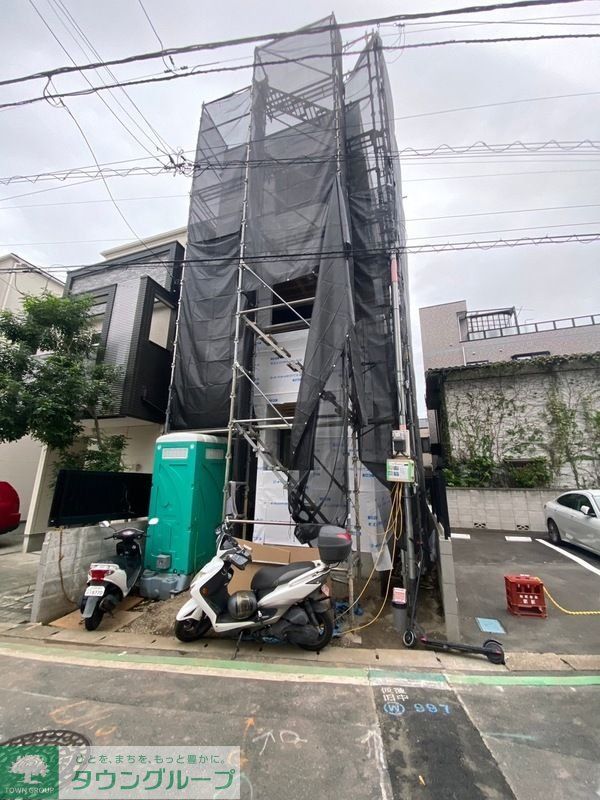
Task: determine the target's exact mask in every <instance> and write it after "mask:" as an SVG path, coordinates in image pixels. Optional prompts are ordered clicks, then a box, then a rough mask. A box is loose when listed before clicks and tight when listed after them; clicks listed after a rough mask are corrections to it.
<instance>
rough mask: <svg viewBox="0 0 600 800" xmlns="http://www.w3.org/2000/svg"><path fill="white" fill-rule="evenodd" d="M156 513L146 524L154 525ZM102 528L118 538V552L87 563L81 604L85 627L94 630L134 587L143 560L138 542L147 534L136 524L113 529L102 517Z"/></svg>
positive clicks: (112, 536) (108, 537)
mask: <svg viewBox="0 0 600 800" xmlns="http://www.w3.org/2000/svg"><path fill="white" fill-rule="evenodd" d="M157 522H158V519H157V518H156V517H155V518H153V519H150V520H148V525H156V523H157ZM100 527H101V528H110V529H111V530H112V533H111V535H110V536H106V537H105V539H116V540H117V553H116V555H114V556H111V558H110V559H107V560H106V561H103V562H102V563H94V564H90V568H89V571H88V580H87V586H86V588H85V591H84V593H83V597H82V598H81V603H80V608H81V614H82V616H83V622H84V624H85V627H86V629H87V630H88V631H94V630H96V628H97V627H98V625H100V623H101V622H102V618H103V616H104V614H106V613H108V614H111V613H112V611H113V610H114V609H115V608H116V607H117V605H118V604H119V603H120V602H121V600H123V598H124V597H127V595H128V594H129V592H130V591H131V590H132V589H133V587H134V585H135V583H136V581H137V579H138V578H139V576H140V573H141V571H142V568H143V565H144V560H143V557H142V550H141V548H140V545H139V542H140V540H141V539H143V538H144V537H145V536H146V534H145V533H144V531H141V530H139V529H138V528H123V529H122V530H120V531H116V530H115V529H114V528H113V527H112V525H111V524H110V523H109V522H107V521H106V520H104V521H103V522H101V523H100Z"/></svg>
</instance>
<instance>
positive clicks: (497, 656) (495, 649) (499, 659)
mask: <svg viewBox="0 0 600 800" xmlns="http://www.w3.org/2000/svg"><path fill="white" fill-rule="evenodd" d="M483 647H484V649H485V650H486V651H487V652H486V654H485V657H486V658H487V660H488V661H490V662H491V663H492V664H504V648H503V647H502V645H501V644H500V642H497V641H496V640H495V639H486V640H485V642H484V643H483Z"/></svg>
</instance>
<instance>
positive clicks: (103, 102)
mask: <svg viewBox="0 0 600 800" xmlns="http://www.w3.org/2000/svg"><path fill="white" fill-rule="evenodd" d="M29 4H30V5H31V7H32V8H33V10H34V11H35V13H36V14H37V15H38V17H39V18H40V19H41V21H42V23H43V25H44V26H45V27H46V29H47V30H48V31H49V32H50V35H51V36H52V38H53V39H54V41H55V42H56V43H57V44H58V46H59V47H60V48H61V50H62V51H63V53H65V55H66V56H67V58H68V59H69V61H70V62H71V63H72V64H73V65H74V66H77V63H76V61H75V59H74V58H73V57H72V55H71V54H70V53H69V51H68V50H67V48H66V47H65V46H64V44H63V43H62V42H61V40H60V39H59V37H58V36H57V35H56V33H55V31H54V30H53V29H52V26H51V25H50V23H49V22H48V21H47V19H46V18H45V17H44V15H43V14H42V12H41V11H40V10H39V8H38V7H37V6H36V4H35V2H34V0H29ZM81 77H82V78H83V79H84V81H85V82H86V83H87V85H88V86H89V87H90V93H95V94H97V95H98V99H99V100H100V102H101V103H102V104H103V105H104V106H105V107H106V109H107V110H108V111H109V113H110V114H112V116H113V117H114V118H115V119H116V121H117V122H118V124H119V125H120V126H121V127H122V128H123V130H124V131H126V132H127V133H128V134H129V135H130V136H131V137H132V138H133V139H134V140H135V141H136V142H137V143H138V144H139V145H140V147H142V148H143V149H144V150H145V152H146V153H148V154H149V155H152V152H151V151H150V150H148V148H147V147H146V145H145V144H144V143H143V142H142V141H141V140H140V139H139V137H138V136H136V134H135V133H134V132H133V131H132V130H131V129H130V128H128V127H127V125H126V124H125V122H123V120H122V119H121V118H120V117H119V115H118V114H117V113H116V112H115V110H114V109H113V108H112V107H111V106H110V105H109V103H108V102H107V101H106V100H105V99H104V97H103V96H102V95H101V94H100V92H98V91H96V88H97V87H95V86H94V85H93V84H92V82H91V81H90V79H89V78H88V77H87V75H85V74H84V73H83V72H82V73H81ZM47 94H48V93H45V98H44V99H48V98H47ZM111 97H113V99H114V93H113V92H111ZM58 99H61V98H56V100H58Z"/></svg>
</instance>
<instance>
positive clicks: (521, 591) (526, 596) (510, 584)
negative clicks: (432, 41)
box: [504, 575, 548, 619]
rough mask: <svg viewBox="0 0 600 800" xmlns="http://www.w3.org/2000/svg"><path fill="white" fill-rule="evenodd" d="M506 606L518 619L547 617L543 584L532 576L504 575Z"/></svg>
mask: <svg viewBox="0 0 600 800" xmlns="http://www.w3.org/2000/svg"><path fill="white" fill-rule="evenodd" d="M504 586H505V589H506V606H507V608H508V610H509V611H510V613H511V614H515V616H518V617H541V618H542V619H545V618H546V617H547V616H548V612H547V610H546V597H545V595H544V584H543V583H542V581H541V580H540V579H539V578H534V577H533V576H532V575H505V576H504Z"/></svg>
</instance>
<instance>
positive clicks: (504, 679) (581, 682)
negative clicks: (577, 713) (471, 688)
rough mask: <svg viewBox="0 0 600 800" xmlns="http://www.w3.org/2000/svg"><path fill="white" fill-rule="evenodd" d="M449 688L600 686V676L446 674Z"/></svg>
mask: <svg viewBox="0 0 600 800" xmlns="http://www.w3.org/2000/svg"><path fill="white" fill-rule="evenodd" d="M446 678H447V679H448V683H449V684H450V686H451V687H453V686H455V687H458V686H459V685H461V684H462V685H468V684H474V685H477V684H481V685H484V686H485V685H488V686H571V687H573V686H600V675H511V674H499V675H477V674H475V673H473V674H466V673H465V674H458V673H446Z"/></svg>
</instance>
